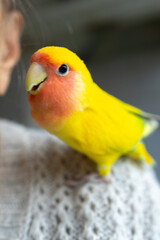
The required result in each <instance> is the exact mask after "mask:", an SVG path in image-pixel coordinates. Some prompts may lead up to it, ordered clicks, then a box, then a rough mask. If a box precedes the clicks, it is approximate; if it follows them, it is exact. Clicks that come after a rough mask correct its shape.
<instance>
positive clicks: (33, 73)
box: [25, 62, 47, 95]
mask: <svg viewBox="0 0 160 240" xmlns="http://www.w3.org/2000/svg"><path fill="white" fill-rule="evenodd" d="M46 79H47V73H46V72H45V70H44V68H43V67H42V66H41V65H40V64H38V63H36V62H33V63H32V64H31V66H30V68H29V70H28V72H27V75H26V81H25V87H26V90H27V92H28V93H30V94H32V95H36V94H37V93H38V91H39V89H40V87H41V86H42V85H43V83H44V81H45V80H46Z"/></svg>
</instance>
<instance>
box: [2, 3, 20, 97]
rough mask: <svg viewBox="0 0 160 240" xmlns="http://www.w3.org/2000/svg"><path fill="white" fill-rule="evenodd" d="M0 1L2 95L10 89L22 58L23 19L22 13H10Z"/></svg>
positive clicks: (14, 11)
mask: <svg viewBox="0 0 160 240" xmlns="http://www.w3.org/2000/svg"><path fill="white" fill-rule="evenodd" d="M2 1H3V0H0V95H1V96H2V95H4V94H5V93H6V91H7V89H8V86H9V83H10V78H11V73H12V70H13V68H14V66H15V65H16V64H17V62H18V60H19V58H20V36H21V31H22V25H23V17H22V15H21V13H20V12H18V11H16V10H13V11H10V12H8V11H7V10H5V9H4V8H3V5H2Z"/></svg>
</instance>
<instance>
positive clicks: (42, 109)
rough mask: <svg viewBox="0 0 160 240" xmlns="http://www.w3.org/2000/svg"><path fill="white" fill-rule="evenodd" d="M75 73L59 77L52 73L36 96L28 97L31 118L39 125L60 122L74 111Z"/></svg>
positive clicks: (75, 93) (71, 72)
mask: <svg viewBox="0 0 160 240" xmlns="http://www.w3.org/2000/svg"><path fill="white" fill-rule="evenodd" d="M76 95H77V92H76V89H75V72H74V71H70V72H69V74H68V75H66V76H64V77H61V76H58V75H57V74H56V73H54V74H53V72H52V73H51V72H50V73H49V74H48V78H47V80H46V82H44V84H43V86H42V87H41V88H40V90H39V92H38V94H37V95H34V96H32V95H29V103H30V104H31V109H32V117H33V118H34V119H35V121H36V122H37V123H39V125H42V124H47V123H49V122H54V121H55V122H61V121H62V120H64V119H65V118H67V117H68V116H70V115H71V114H72V113H73V111H74V110H75V109H76Z"/></svg>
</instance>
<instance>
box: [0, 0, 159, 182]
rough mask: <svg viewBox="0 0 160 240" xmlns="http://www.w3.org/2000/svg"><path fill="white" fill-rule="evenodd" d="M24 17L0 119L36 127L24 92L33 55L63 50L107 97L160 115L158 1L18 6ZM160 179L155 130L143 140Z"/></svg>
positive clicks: (50, 0)
mask: <svg viewBox="0 0 160 240" xmlns="http://www.w3.org/2000/svg"><path fill="white" fill-rule="evenodd" d="M19 3H20V9H21V10H22V12H23V14H24V17H25V26H24V32H23V36H22V58H21V61H20V63H19V64H18V66H17V67H16V68H15V70H14V72H13V75H12V83H11V85H10V88H9V90H8V93H7V94H6V96H5V97H1V99H0V111H1V118H7V119H10V120H12V121H16V122H19V123H22V124H24V125H26V126H31V127H37V126H36V125H35V124H34V123H33V121H32V119H31V117H30V110H29V105H28V102H27V94H26V92H25V88H24V80H25V73H26V70H27V68H28V66H29V59H30V57H31V55H32V54H33V52H35V51H36V50H37V49H39V48H41V47H43V46H47V45H57V46H64V47H67V48H69V49H70V50H72V51H74V52H76V53H77V54H78V55H79V56H80V57H81V58H82V59H83V60H84V61H85V63H86V64H87V66H88V68H89V70H90V71H91V73H92V77H93V79H94V81H95V82H96V83H97V84H98V85H99V86H100V87H101V88H103V89H104V90H106V91H107V92H108V93H110V94H112V95H114V96H116V97H117V98H120V99H121V100H123V101H125V102H127V103H129V104H132V105H134V106H137V107H139V108H141V109H143V110H145V111H147V112H151V113H154V114H159V115H160V1H159V0H152V1H151V0H134V1H132V0H81V1H78V0H30V2H29V1H28V0H26V1H24V0H23V1H22V0H20V1H19ZM145 142H146V145H147V148H148V149H149V152H150V153H151V154H152V155H153V157H154V158H155V159H156V162H157V165H156V167H155V169H156V172H157V174H158V176H159V179H160V130H158V131H157V132H156V133H154V134H153V135H152V136H151V137H150V138H148V139H146V141H145Z"/></svg>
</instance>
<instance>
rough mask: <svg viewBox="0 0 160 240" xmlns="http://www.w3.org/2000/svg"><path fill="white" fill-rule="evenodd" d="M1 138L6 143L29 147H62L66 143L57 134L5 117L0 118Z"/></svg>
mask: <svg viewBox="0 0 160 240" xmlns="http://www.w3.org/2000/svg"><path fill="white" fill-rule="evenodd" d="M0 140H1V143H2V142H3V143H4V144H5V145H6V144H8V145H16V146H18V145H19V146H20V145H25V146H28V147H29V148H32V147H33V146H35V147H37V148H41V146H47V148H48V146H54V148H59V147H60V148H61V147H63V146H64V145H65V144H64V143H62V142H61V141H60V140H59V139H57V138H56V137H55V136H53V135H51V134H49V133H48V132H46V131H44V130H42V129H35V128H31V127H26V126H24V125H22V124H20V123H16V122H13V121H10V120H5V119H0Z"/></svg>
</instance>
